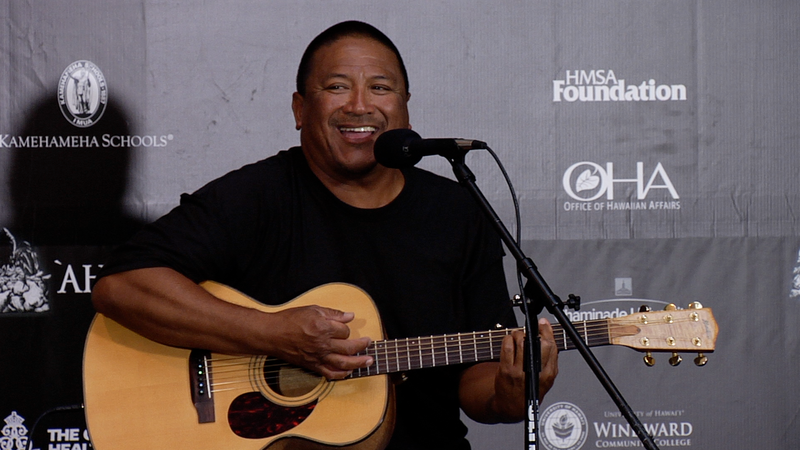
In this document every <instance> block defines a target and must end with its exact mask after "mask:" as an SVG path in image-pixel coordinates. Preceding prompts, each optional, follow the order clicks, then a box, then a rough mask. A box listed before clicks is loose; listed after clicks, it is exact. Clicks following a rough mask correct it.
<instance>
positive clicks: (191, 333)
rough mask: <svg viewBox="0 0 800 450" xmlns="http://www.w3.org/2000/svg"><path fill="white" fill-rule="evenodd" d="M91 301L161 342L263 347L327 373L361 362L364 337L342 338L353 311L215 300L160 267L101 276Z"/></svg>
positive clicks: (243, 350) (262, 351) (225, 349)
mask: <svg viewBox="0 0 800 450" xmlns="http://www.w3.org/2000/svg"><path fill="white" fill-rule="evenodd" d="M92 303H93V304H94V306H95V309H96V310H97V311H98V312H100V313H102V314H103V315H105V316H107V317H109V318H111V319H113V320H115V321H117V322H119V323H120V324H122V325H124V326H125V327H128V328H130V329H131V330H133V331H135V332H137V333H139V334H141V335H142V336H144V337H146V338H148V339H151V340H153V341H156V342H160V343H162V344H166V345H170V346H174V347H183V348H202V349H207V350H211V351H214V352H218V353H227V354H252V355H270V356H275V357H277V358H279V359H282V360H284V361H286V362H289V363H292V364H295V365H298V366H302V367H305V368H307V369H310V370H313V371H315V372H317V373H320V374H322V375H324V376H325V377H327V378H329V379H339V378H343V377H345V376H347V375H348V374H349V373H350V372H351V371H352V370H354V369H357V368H360V367H367V366H368V365H370V364H371V363H372V358H370V357H367V356H352V355H355V354H356V353H358V352H360V351H363V350H364V349H365V348H366V347H367V345H369V339H368V338H361V339H357V340H355V339H348V337H349V335H350V329H349V327H348V326H347V323H348V322H350V321H351V320H353V314H352V313H344V312H341V311H337V310H333V309H330V308H324V307H318V306H308V307H301V308H289V309H286V310H283V311H280V312H276V313H266V312H262V311H258V310H255V309H252V308H246V307H242V306H237V305H234V304H231V303H229V302H226V301H224V300H220V299H218V298H217V297H215V296H213V295H211V294H210V293H209V292H208V291H206V290H205V289H203V288H202V287H200V286H198V285H197V284H195V283H194V282H192V281H191V280H190V279H188V278H186V277H185V276H183V275H181V274H180V273H178V272H176V271H174V270H172V269H169V268H164V267H154V268H147V269H137V270H131V271H128V272H121V273H117V274H113V275H109V276H106V277H103V278H101V279H100V280H99V281H98V282H97V284H96V285H95V287H94V289H93V292H92Z"/></svg>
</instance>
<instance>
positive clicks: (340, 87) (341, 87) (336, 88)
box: [325, 83, 347, 92]
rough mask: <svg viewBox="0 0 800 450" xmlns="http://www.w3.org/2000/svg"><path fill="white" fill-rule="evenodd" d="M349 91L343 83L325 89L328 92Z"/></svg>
mask: <svg viewBox="0 0 800 450" xmlns="http://www.w3.org/2000/svg"><path fill="white" fill-rule="evenodd" d="M346 89H347V86H346V85H344V84H341V83H336V84H331V85H329V86H328V87H326V88H325V90H326V91H333V92H336V91H344V90H346Z"/></svg>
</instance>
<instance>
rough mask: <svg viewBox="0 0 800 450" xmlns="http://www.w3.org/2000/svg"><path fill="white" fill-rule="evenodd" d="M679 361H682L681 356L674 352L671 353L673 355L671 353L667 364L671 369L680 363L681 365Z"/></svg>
mask: <svg viewBox="0 0 800 450" xmlns="http://www.w3.org/2000/svg"><path fill="white" fill-rule="evenodd" d="M681 361H683V358H682V357H681V355H679V354H677V353H675V352H673V353H672V358H670V359H669V363H670V364H671V365H672V366H673V367H675V366H677V365H678V364H680V363H681Z"/></svg>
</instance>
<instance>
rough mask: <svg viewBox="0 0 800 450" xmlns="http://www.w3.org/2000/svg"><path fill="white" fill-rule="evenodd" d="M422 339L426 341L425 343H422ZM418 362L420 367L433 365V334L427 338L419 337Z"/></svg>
mask: <svg viewBox="0 0 800 450" xmlns="http://www.w3.org/2000/svg"><path fill="white" fill-rule="evenodd" d="M423 339H425V340H426V341H427V343H426V344H423ZM419 345H420V349H419V355H420V364H421V366H422V367H431V366H435V365H436V364H434V361H433V336H431V337H429V338H420V343H419Z"/></svg>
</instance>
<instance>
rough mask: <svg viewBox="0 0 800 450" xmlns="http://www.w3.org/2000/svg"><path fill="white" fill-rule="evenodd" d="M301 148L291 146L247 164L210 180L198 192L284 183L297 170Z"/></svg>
mask: <svg viewBox="0 0 800 450" xmlns="http://www.w3.org/2000/svg"><path fill="white" fill-rule="evenodd" d="M297 151H299V149H296V148H291V149H289V150H281V151H279V152H278V153H276V154H274V155H272V156H269V157H267V158H264V159H262V160H259V161H255V162H252V163H248V164H245V165H244V166H242V167H239V168H238V169H234V170H231V171H230V172H227V173H226V174H224V175H222V176H220V177H218V178H216V179H214V180H212V181H210V182H209V183H208V184H206V185H205V186H203V187H202V188H201V189H200V190H199V191H198V193H201V192H203V191H207V190H209V189H226V188H230V189H247V188H260V187H263V186H265V185H270V184H274V185H278V186H281V185H284V184H285V182H286V180H287V179H288V178H290V177H292V176H293V174H295V173H296V172H297V170H296V168H297V161H296V159H297V155H296V154H295V153H296V152H297Z"/></svg>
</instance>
